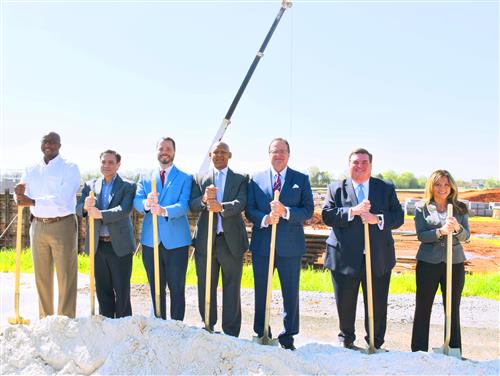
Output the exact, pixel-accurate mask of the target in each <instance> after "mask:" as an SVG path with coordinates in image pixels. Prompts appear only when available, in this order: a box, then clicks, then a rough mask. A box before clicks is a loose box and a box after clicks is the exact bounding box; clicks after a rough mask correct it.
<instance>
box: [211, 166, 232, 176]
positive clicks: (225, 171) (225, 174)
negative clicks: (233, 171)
mask: <svg viewBox="0 0 500 376" xmlns="http://www.w3.org/2000/svg"><path fill="white" fill-rule="evenodd" d="M227 170H229V167H228V166H226V167H224V168H223V169H222V170H217V169H216V168H214V172H215V174H218V173H221V172H222V174H223V175H224V176H227Z"/></svg>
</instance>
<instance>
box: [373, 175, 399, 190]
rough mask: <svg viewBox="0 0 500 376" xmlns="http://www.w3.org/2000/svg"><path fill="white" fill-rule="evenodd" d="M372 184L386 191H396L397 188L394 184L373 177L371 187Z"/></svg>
mask: <svg viewBox="0 0 500 376" xmlns="http://www.w3.org/2000/svg"><path fill="white" fill-rule="evenodd" d="M372 184H373V186H374V187H384V188H385V189H391V190H396V186H395V185H394V184H393V183H392V182H390V181H386V180H382V179H379V178H374V177H373V176H372V177H371V178H370V185H372Z"/></svg>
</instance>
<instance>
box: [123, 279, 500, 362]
mask: <svg viewBox="0 0 500 376" xmlns="http://www.w3.org/2000/svg"><path fill="white" fill-rule="evenodd" d="M220 293H221V290H220V289H219V296H218V305H219V310H218V312H219V317H220V313H221V307H220V302H221V294H220ZM196 294H197V290H196V287H194V286H189V287H188V288H187V291H186V317H185V320H184V321H185V322H186V323H188V324H189V325H195V326H203V323H202V320H201V317H200V315H199V313H198V303H197V295H196ZM241 297H242V316H243V318H242V330H241V333H240V337H242V338H250V337H252V336H253V335H254V333H253V329H252V326H253V307H254V293H253V290H249V289H244V290H242V293H241ZM272 302H273V306H272V311H271V328H272V329H273V334H274V335H277V334H278V333H279V331H281V329H282V319H281V317H282V313H283V310H282V300H281V293H280V292H279V291H274V292H273V300H272ZM167 304H168V300H167ZM132 307H133V309H134V313H139V314H145V315H147V314H149V313H150V312H151V305H150V298H149V287H148V286H147V285H135V286H134V287H133V293H132ZM414 311H415V295H411V294H404V295H391V296H390V297H389V307H388V325H387V335H386V343H385V345H384V348H386V349H387V350H398V351H410V342H411V331H412V323H413V314H414ZM499 312H500V311H499V302H498V301H495V300H490V299H483V298H476V297H472V298H462V304H461V310H460V313H461V327H462V347H463V356H464V357H467V358H470V359H475V360H492V359H500V329H499V323H500V317H499ZM300 319H301V323H300V333H299V335H298V336H297V337H296V346H302V345H305V344H307V343H311V342H317V343H336V342H337V332H338V318H337V311H336V305H335V297H334V296H333V294H332V293H318V292H301V295H300ZM363 325H364V324H363V301H362V297H360V299H359V300H358V310H357V319H356V331H357V336H358V339H357V341H356V343H357V344H358V346H363V345H364V341H363V337H364V335H365V333H364V328H363ZM443 325H444V309H443V304H442V301H441V296H437V297H436V299H435V302H434V308H433V313H432V317H431V334H430V343H429V346H430V347H439V346H441V345H442V343H443V331H444V329H443ZM215 329H216V330H221V328H220V323H219V322H218V323H217V325H216V328H215Z"/></svg>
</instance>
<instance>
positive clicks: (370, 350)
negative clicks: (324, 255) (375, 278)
mask: <svg viewBox="0 0 500 376" xmlns="http://www.w3.org/2000/svg"><path fill="white" fill-rule="evenodd" d="M364 227H365V261H366V262H365V264H366V266H365V269H366V296H367V303H368V341H369V344H368V349H366V351H367V353H368V354H374V353H375V330H374V321H373V286H372V256H371V250H370V231H369V224H368V223H365V225H364Z"/></svg>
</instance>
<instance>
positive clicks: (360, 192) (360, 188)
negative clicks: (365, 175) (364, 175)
mask: <svg viewBox="0 0 500 376" xmlns="http://www.w3.org/2000/svg"><path fill="white" fill-rule="evenodd" d="M357 189H358V203H361V202H363V200H364V199H365V191H364V190H363V184H360V185H358V188H357Z"/></svg>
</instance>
